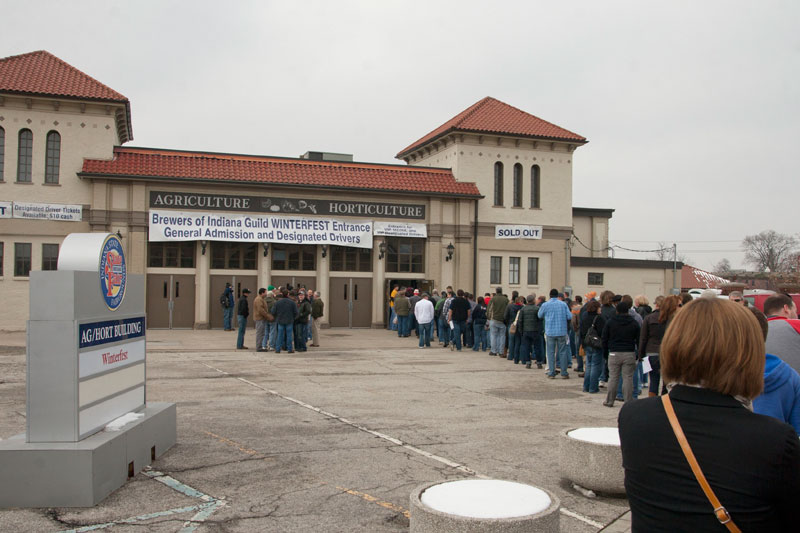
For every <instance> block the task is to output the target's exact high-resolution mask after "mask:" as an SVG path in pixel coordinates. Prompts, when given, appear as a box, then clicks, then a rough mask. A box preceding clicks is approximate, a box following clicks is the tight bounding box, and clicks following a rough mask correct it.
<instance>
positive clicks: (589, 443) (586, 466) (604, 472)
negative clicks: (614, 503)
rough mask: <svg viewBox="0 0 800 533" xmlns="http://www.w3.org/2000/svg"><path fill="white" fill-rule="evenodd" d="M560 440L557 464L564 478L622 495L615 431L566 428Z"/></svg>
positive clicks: (617, 436) (623, 487)
mask: <svg viewBox="0 0 800 533" xmlns="http://www.w3.org/2000/svg"><path fill="white" fill-rule="evenodd" d="M560 437H561V438H560V441H561V442H559V444H558V449H559V451H560V453H561V460H560V461H559V464H560V465H561V475H562V476H563V477H564V478H566V479H568V480H570V481H572V482H573V483H575V484H577V485H580V486H581V487H584V488H587V489H591V490H594V491H597V492H605V493H607V494H625V471H624V470H623V469H622V451H621V450H620V446H619V430H618V429H617V428H615V427H607V428H577V429H567V430H564V431H562V432H561V435H560Z"/></svg>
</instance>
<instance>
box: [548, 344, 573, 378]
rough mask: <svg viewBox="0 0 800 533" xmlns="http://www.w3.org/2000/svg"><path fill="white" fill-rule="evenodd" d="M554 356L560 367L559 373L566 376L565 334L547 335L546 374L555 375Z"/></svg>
mask: <svg viewBox="0 0 800 533" xmlns="http://www.w3.org/2000/svg"><path fill="white" fill-rule="evenodd" d="M556 357H558V364H559V366H560V367H561V375H562V376H568V375H569V373H568V372H567V366H568V365H569V346H567V336H566V335H560V336H558V337H547V375H548V376H555V375H556Z"/></svg>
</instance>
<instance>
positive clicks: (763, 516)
mask: <svg viewBox="0 0 800 533" xmlns="http://www.w3.org/2000/svg"><path fill="white" fill-rule="evenodd" d="M670 398H671V399H672V405H673V406H674V408H675V413H676V415H677V417H678V422H679V423H680V425H681V427H682V428H683V432H684V433H685V434H686V439H687V440H688V441H689V445H690V446H691V448H692V452H694V455H695V457H696V458H697V462H698V464H699V465H700V468H701V470H702V471H703V474H705V477H706V479H707V480H708V483H709V485H711V488H712V489H713V490H714V492H715V493H716V495H717V498H719V500H720V502H721V503H722V505H723V506H725V508H726V509H727V510H728V512H729V513H730V515H731V517H732V518H733V521H734V522H735V523H736V525H737V526H739V529H741V530H742V531H759V532H762V531H798V529H800V526H798V522H797V513H796V512H795V508H796V507H797V504H798V502H800V441H798V439H797V433H796V432H795V430H794V429H793V428H792V427H791V426H789V425H788V424H784V423H783V422H781V421H779V420H777V419H774V418H771V417H768V416H764V415H759V414H755V413H753V412H751V411H749V410H748V409H746V408H745V407H743V406H742V404H741V403H739V402H738V401H737V400H736V399H735V398H733V397H731V396H726V395H723V394H719V393H717V392H714V391H712V390H709V389H702V388H698V387H689V386H685V385H676V386H675V387H673V389H672V391H671V392H670ZM619 436H620V441H621V444H622V466H623V467H624V468H625V490H626V491H627V494H628V502H629V504H630V507H631V518H632V531H633V533H637V532H645V531H646V532H648V533H652V532H656V533H657V532H661V531H663V532H674V531H692V532H702V531H713V532H717V533H719V532H725V531H727V530H726V529H725V527H724V526H721V525H720V524H719V522H717V519H716V517H715V516H714V514H713V512H712V508H711V504H710V503H709V502H708V500H707V499H706V497H705V494H703V491H702V489H701V488H700V485H699V484H698V483H697V480H696V479H695V477H694V474H692V471H691V469H690V468H689V463H687V461H686V459H685V458H684V455H683V452H682V451H681V448H680V446H679V445H678V441H677V439H676V438H675V435H674V433H673V432H672V428H671V427H670V424H669V420H668V419H667V415H666V413H665V412H664V407H663V405H662V404H661V399H660V398H645V399H642V400H637V401H635V402H625V405H624V406H623V407H622V409H621V410H620V413H619Z"/></svg>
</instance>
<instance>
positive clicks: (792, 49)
mask: <svg viewBox="0 0 800 533" xmlns="http://www.w3.org/2000/svg"><path fill="white" fill-rule="evenodd" d="M0 12H2V13H3V31H2V32H0V56H2V57H5V56H9V55H16V54H20V53H25V52H31V51H34V50H41V49H44V50H47V51H49V52H51V53H53V54H54V55H56V56H58V57H60V58H61V59H63V60H65V61H66V62H68V63H70V64H72V65H73V66H75V67H77V68H78V69H80V70H82V71H84V72H86V73H87V74H89V75H91V76H93V77H95V78H96V79H98V80H100V81H101V82H103V83H105V84H106V85H108V86H110V87H111V88H113V89H115V90H117V91H119V92H121V93H122V94H124V95H125V96H127V97H128V98H129V99H130V100H131V108H132V114H133V133H134V140H133V142H132V143H130V145H132V146H149V147H159V148H177V149H190V150H209V151H217V152H235V153H246V154H263V155H276V156H289V157H296V156H298V155H300V154H302V153H304V152H306V151H307V150H321V151H332V152H345V153H352V154H353V155H354V157H355V160H356V161H372V162H385V163H402V162H401V161H399V160H396V159H394V155H395V154H396V153H397V152H398V151H399V150H401V149H402V148H404V147H406V146H407V145H409V144H410V143H411V142H413V141H415V140H417V139H418V138H420V137H422V136H423V135H424V134H426V133H428V132H429V131H431V130H432V129H434V128H435V127H437V126H439V125H440V124H442V123H443V122H445V121H446V120H448V119H450V118H451V117H453V116H454V115H456V114H457V113H459V112H461V111H462V110H464V109H465V108H467V107H468V106H470V105H472V104H473V103H475V102H477V101H478V100H480V99H481V98H483V97H485V96H493V97H495V98H497V99H499V100H502V101H504V102H506V103H508V104H511V105H513V106H515V107H518V108H520V109H522V110H524V111H527V112H529V113H532V114H534V115H537V116H539V117H541V118H543V119H545V120H548V121H550V122H554V123H555V124H557V125H559V126H562V127H564V128H567V129H569V130H571V131H574V132H576V133H579V134H581V135H583V136H585V137H587V138H588V139H589V144H587V145H586V146H583V147H581V148H580V149H578V150H577V152H576V154H575V157H574V174H573V179H574V192H573V204H574V205H575V206H581V207H603V208H613V209H616V212H615V213H614V217H613V219H612V224H611V235H610V237H611V241H612V242H613V243H615V244H618V245H621V246H624V247H627V248H636V249H651V248H654V247H655V245H656V244H657V243H658V242H659V241H664V242H668V243H672V242H673V241H677V242H678V251H679V253H681V254H684V255H686V256H687V257H688V258H689V260H690V262H691V263H692V264H694V265H695V266H698V267H701V268H706V269H708V268H711V267H712V266H713V265H714V264H715V263H716V262H717V261H718V260H720V259H721V258H723V257H727V258H729V259H730V260H731V262H732V264H733V266H734V267H739V266H741V264H742V254H741V253H740V252H739V243H740V241H741V239H742V238H743V237H744V236H745V235H748V234H753V233H757V232H759V231H762V230H765V229H775V230H776V231H779V232H783V233H790V234H796V233H797V232H798V231H800V228H798V224H797V220H798V216H797V212H798V203H800V202H799V200H800V195H799V194H798V191H797V189H798V185H800V180H798V177H799V176H798V163H800V155H799V154H800V149H798V147H797V146H796V144H797V139H798V138H800V30H798V21H800V2H797V1H783V2H780V1H765V0H761V1H758V2H756V1H751V2H735V1H729V0H728V1H714V2H710V1H702V2H698V1H691V2H689V1H686V2H681V1H670V2H647V1H642V0H639V1H626V2H622V1H618V2H607V1H603V2H598V1H584V2H577V1H571V2H553V1H552V0H551V1H547V2H533V1H519V2H502V1H498V2H486V1H482V2H474V1H464V0H459V1H453V2H443V1H440V2H434V1H422V2H414V1H404V2H391V1H372V0H370V1H367V0H364V1H361V2H344V1H333V0H328V1H318V2H303V1H295V0H292V1H288V0H284V1H282V2H267V1H249V2H244V1H242V2H238V1H230V2H219V1H213V2H212V1H186V2H169V1H142V0H138V1H137V2H109V1H107V0H103V1H98V2H88V1H87V2H80V1H74V2H56V1H51V2H43V1H38V0H36V1H34V0H26V1H25V2H18V1H10V0H0ZM648 256H649V255H648V254H645V253H622V252H618V253H617V257H640V258H647V257H648Z"/></svg>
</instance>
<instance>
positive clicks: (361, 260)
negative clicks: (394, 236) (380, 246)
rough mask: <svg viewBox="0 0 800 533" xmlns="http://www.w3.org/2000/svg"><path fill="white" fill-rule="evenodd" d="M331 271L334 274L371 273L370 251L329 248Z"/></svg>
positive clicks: (366, 249)
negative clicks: (344, 272) (343, 272)
mask: <svg viewBox="0 0 800 533" xmlns="http://www.w3.org/2000/svg"><path fill="white" fill-rule="evenodd" d="M330 254H331V270H332V271H335V272H342V271H347V272H372V249H371V248H353V247H352V246H331V250H330Z"/></svg>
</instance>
